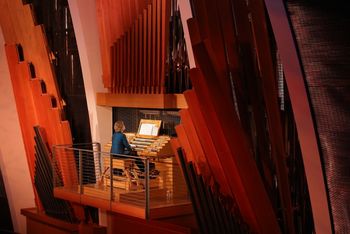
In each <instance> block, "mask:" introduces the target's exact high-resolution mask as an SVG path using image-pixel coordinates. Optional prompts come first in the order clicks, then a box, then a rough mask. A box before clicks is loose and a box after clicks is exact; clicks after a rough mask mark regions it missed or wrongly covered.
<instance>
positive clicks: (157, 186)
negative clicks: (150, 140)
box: [52, 143, 192, 219]
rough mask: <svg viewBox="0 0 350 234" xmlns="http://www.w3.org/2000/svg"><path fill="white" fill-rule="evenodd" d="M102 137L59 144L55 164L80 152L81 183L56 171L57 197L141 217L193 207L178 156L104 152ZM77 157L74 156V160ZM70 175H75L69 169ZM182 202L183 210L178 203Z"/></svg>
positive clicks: (54, 157)
mask: <svg viewBox="0 0 350 234" xmlns="http://www.w3.org/2000/svg"><path fill="white" fill-rule="evenodd" d="M100 149H101V146H100V144H99V143H90V144H77V145H55V146H54V147H53V151H52V152H53V165H54V166H55V167H57V168H62V167H65V166H68V165H58V164H57V163H58V162H60V161H62V160H58V159H60V158H61V157H74V159H75V160H74V162H75V167H72V165H69V166H70V167H71V168H76V172H72V174H77V175H78V180H77V182H76V183H73V184H72V183H70V184H69V185H65V184H64V183H63V181H62V179H61V177H62V175H61V174H60V173H55V175H54V194H55V196H56V197H59V198H62V199H66V200H71V201H73V202H78V203H81V204H86V205H90V206H94V207H97V208H103V209H107V210H112V211H115V212H119V213H124V214H127V215H132V216H136V217H140V218H145V219H150V218H161V217H166V216H167V217H169V216H173V215H174V216H175V215H179V214H181V213H182V214H185V213H192V208H191V202H190V199H189V195H188V192H187V187H186V183H185V181H184V178H183V175H182V172H181V168H180V166H179V164H178V163H177V161H176V159H175V157H174V156H166V157H142V156H137V155H122V154H112V153H109V152H102V151H101V150H100ZM71 162H72V161H71ZM65 176H69V175H65ZM179 206H180V207H181V209H180V210H181V212H180V213H179V209H178V207H179Z"/></svg>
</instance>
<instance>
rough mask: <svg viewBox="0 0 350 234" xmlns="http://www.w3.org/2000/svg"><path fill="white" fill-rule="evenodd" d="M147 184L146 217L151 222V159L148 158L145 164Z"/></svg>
mask: <svg viewBox="0 0 350 234" xmlns="http://www.w3.org/2000/svg"><path fill="white" fill-rule="evenodd" d="M145 164H146V165H145V183H146V188H145V193H146V210H145V212H146V213H145V216H146V220H149V213H150V212H149V209H150V204H149V202H150V191H149V158H146V163H145Z"/></svg>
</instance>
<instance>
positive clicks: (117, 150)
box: [111, 132, 131, 154]
mask: <svg viewBox="0 0 350 234" xmlns="http://www.w3.org/2000/svg"><path fill="white" fill-rule="evenodd" d="M125 149H127V150H128V151H131V146H130V145H129V143H128V140H127V139H126V136H125V134H124V133H122V132H115V133H114V134H113V137H112V147H111V153H112V154H126V152H125Z"/></svg>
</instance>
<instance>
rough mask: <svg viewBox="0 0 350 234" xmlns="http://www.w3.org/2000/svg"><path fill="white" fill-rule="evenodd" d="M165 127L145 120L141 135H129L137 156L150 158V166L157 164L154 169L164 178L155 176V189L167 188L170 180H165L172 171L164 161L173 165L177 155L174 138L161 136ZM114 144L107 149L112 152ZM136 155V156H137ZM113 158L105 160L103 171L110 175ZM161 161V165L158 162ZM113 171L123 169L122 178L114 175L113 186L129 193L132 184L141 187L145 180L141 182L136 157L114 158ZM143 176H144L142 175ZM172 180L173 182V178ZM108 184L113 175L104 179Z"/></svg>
mask: <svg viewBox="0 0 350 234" xmlns="http://www.w3.org/2000/svg"><path fill="white" fill-rule="evenodd" d="M160 126H161V120H148V119H141V120H140V124H139V128H138V131H137V133H125V135H126V137H127V140H128V142H129V144H130V145H131V147H132V148H133V151H134V152H135V154H136V155H137V156H141V157H147V158H149V159H150V163H152V164H153V165H154V167H155V168H154V169H155V170H157V171H160V173H163V174H164V175H160V176H155V177H153V178H152V179H151V180H150V187H151V188H155V187H157V188H162V187H164V181H165V180H169V179H168V178H165V177H166V175H165V174H167V173H168V170H172V169H171V168H169V167H171V166H170V165H166V164H164V162H168V163H169V162H170V163H171V162H172V161H173V158H174V157H173V156H174V153H173V151H172V148H171V144H170V136H166V135H163V136H159V135H158V134H159V129H160ZM111 146H112V142H109V143H108V144H106V145H105V147H104V150H105V151H106V152H110V148H111ZM135 154H134V155H135ZM110 160H111V159H110V156H104V157H103V168H102V169H103V170H102V171H105V172H107V171H108V170H109V166H110V163H111V162H110ZM157 162H159V163H157ZM112 167H113V169H114V170H115V169H117V170H120V173H119V174H118V175H113V187H116V188H121V189H125V190H131V189H132V184H133V183H134V182H135V183H134V184H136V185H137V186H136V188H138V187H139V186H140V184H141V183H142V180H140V178H139V177H140V176H139V175H140V171H139V170H138V169H137V166H136V165H135V159H133V158H126V159H121V158H113V159H112ZM141 177H143V176H141ZM163 177H164V178H163ZM170 181H172V179H170ZM104 184H105V185H106V186H111V181H110V176H109V175H108V174H107V173H106V175H105V176H104Z"/></svg>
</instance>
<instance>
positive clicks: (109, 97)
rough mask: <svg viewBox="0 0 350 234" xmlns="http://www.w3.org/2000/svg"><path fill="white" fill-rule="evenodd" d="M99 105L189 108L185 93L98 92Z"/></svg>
mask: <svg viewBox="0 0 350 234" xmlns="http://www.w3.org/2000/svg"><path fill="white" fill-rule="evenodd" d="M96 99H97V105H100V106H110V107H130V108H161V109H164V108H174V109H183V108H187V103H186V101H185V98H184V96H183V94H126V93H119V94H111V93H97V94H96Z"/></svg>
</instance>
